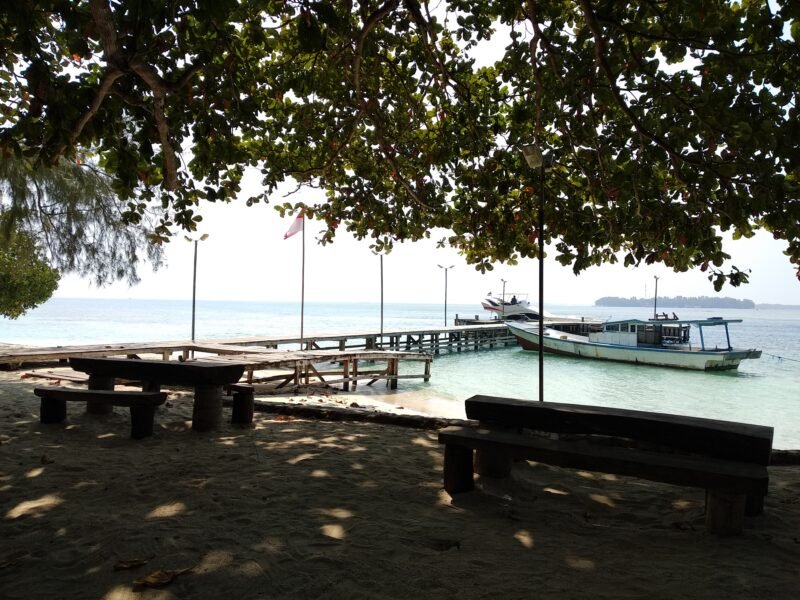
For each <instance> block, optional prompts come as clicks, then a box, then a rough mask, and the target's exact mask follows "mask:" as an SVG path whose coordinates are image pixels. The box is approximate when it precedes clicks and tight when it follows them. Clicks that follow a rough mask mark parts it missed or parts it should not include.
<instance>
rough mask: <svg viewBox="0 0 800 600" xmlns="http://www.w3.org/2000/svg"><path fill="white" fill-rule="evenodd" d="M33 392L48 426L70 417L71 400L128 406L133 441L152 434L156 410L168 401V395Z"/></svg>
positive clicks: (62, 389) (57, 389) (72, 390)
mask: <svg viewBox="0 0 800 600" xmlns="http://www.w3.org/2000/svg"><path fill="white" fill-rule="evenodd" d="M33 393H34V394H35V395H36V396H38V397H40V398H41V406H40V413H39V418H40V421H41V422H42V423H45V424H50V423H63V422H64V420H65V419H66V417H67V404H66V403H67V402H70V401H75V402H87V403H89V402H92V403H98V404H107V405H111V406H126V407H128V408H129V409H130V413H131V437H132V438H134V439H141V438H144V437H148V436H150V435H153V421H154V418H155V409H156V407H157V406H159V405H161V404H164V402H165V401H166V400H167V394H166V392H128V391H121V390H120V391H115V390H84V389H77V388H68V387H37V388H34V390H33Z"/></svg>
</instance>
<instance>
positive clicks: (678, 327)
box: [506, 315, 761, 371]
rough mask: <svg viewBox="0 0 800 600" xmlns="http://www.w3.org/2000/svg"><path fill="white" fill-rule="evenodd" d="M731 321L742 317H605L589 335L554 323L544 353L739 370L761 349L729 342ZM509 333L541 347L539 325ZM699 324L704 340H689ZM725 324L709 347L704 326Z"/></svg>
mask: <svg viewBox="0 0 800 600" xmlns="http://www.w3.org/2000/svg"><path fill="white" fill-rule="evenodd" d="M729 323H741V319H723V318H721V317H713V318H710V319H690V320H681V319H678V318H677V317H674V318H671V319H670V318H666V315H665V316H664V317H659V318H656V319H651V320H648V321H643V320H640V319H629V320H624V321H607V322H605V323H603V324H602V327H601V328H600V331H596V332H589V333H588V334H586V335H582V334H576V333H569V332H566V331H561V330H559V329H555V328H553V327H545V329H544V351H545V352H551V353H554V354H563V355H566V356H577V357H580V358H596V359H600V360H613V361H618V362H627V363H633V364H642V365H653V366H659V367H676V368H681V369H695V370H701V371H709V370H726V369H736V368H738V367H739V363H740V362H741V361H742V360H745V359H748V358H753V359H755V358H759V357H760V356H761V350H754V349H736V348H733V347H732V346H731V343H730V335H729V332H728V324H729ZM506 325H507V326H508V329H509V331H511V333H512V334H513V335H514V337H516V338H517V340H518V341H519V344H520V346H522V347H523V348H524V349H525V350H538V349H539V325H538V323H532V322H528V323H507V324H506ZM692 326H694V327H697V328H698V331H699V337H700V343H699V344H697V343H692V342H691V340H690V328H691V327H692ZM707 327H724V328H725V340H726V342H727V343H726V344H725V345H724V347H719V345H717V346H715V347H713V348H712V347H710V346H707V345H706V342H705V337H704V333H703V332H704V329H705V328H707Z"/></svg>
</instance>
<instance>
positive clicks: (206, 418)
mask: <svg viewBox="0 0 800 600" xmlns="http://www.w3.org/2000/svg"><path fill="white" fill-rule="evenodd" d="M221 424H222V386H221V385H198V386H196V387H195V388H194V407H193V408H192V429H194V430H195V431H211V430H213V429H219V426H220V425H221Z"/></svg>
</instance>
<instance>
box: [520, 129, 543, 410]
mask: <svg viewBox="0 0 800 600" xmlns="http://www.w3.org/2000/svg"><path fill="white" fill-rule="evenodd" d="M522 156H523V157H524V158H525V162H526V163H528V166H529V167H530V168H531V169H536V168H537V167H538V168H539V211H538V212H539V232H538V234H537V236H536V238H537V240H538V241H539V402H543V401H544V157H543V156H542V151H541V150H540V149H539V147H538V146H536V145H533V144H531V145H527V146H523V147H522Z"/></svg>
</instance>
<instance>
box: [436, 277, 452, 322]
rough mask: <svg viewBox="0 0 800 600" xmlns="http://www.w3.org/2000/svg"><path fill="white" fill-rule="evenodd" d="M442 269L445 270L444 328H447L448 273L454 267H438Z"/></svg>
mask: <svg viewBox="0 0 800 600" xmlns="http://www.w3.org/2000/svg"><path fill="white" fill-rule="evenodd" d="M437 266H438V267H439V268H440V269H444V326H445V327H447V271H448V270H450V269H452V268H453V266H454V265H450V266H449V267H443V266H442V265H437Z"/></svg>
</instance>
